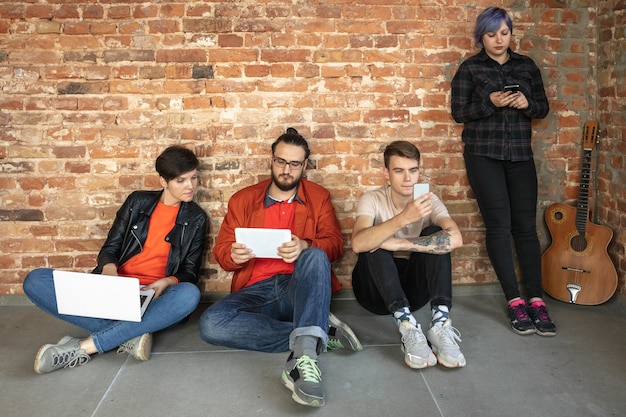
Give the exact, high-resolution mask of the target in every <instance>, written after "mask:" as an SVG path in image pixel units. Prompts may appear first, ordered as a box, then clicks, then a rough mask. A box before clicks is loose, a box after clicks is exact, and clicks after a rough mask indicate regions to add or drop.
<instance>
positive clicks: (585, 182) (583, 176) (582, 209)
mask: <svg viewBox="0 0 626 417" xmlns="http://www.w3.org/2000/svg"><path fill="white" fill-rule="evenodd" d="M590 173H591V149H584V150H583V159H582V170H581V172H580V188H579V190H578V204H577V206H576V230H578V234H579V235H580V236H585V232H586V229H587V219H588V218H589V216H588V204H589V178H590Z"/></svg>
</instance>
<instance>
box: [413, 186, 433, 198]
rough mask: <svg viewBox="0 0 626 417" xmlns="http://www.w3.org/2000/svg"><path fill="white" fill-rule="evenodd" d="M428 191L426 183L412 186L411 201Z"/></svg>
mask: <svg viewBox="0 0 626 417" xmlns="http://www.w3.org/2000/svg"><path fill="white" fill-rule="evenodd" d="M428 191H429V187H428V183H417V184H413V199H414V200H415V199H417V198H419V197H421V196H423V195H424V194H426V193H427V192H428Z"/></svg>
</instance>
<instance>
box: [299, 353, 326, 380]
mask: <svg viewBox="0 0 626 417" xmlns="http://www.w3.org/2000/svg"><path fill="white" fill-rule="evenodd" d="M296 368H298V370H299V371H300V374H301V375H302V379H303V380H304V381H306V382H316V383H319V382H320V381H321V380H322V373H321V372H320V369H319V368H318V367H317V362H316V361H315V360H314V359H311V358H310V357H308V356H301V357H299V358H298V359H296Z"/></svg>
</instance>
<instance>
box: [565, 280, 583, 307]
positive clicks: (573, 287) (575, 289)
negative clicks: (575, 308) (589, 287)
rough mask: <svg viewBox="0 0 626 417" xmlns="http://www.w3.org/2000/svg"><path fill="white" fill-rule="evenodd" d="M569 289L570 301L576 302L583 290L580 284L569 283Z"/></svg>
mask: <svg viewBox="0 0 626 417" xmlns="http://www.w3.org/2000/svg"><path fill="white" fill-rule="evenodd" d="M566 288H567V291H569V302H570V303H572V304H576V297H578V293H579V292H580V290H582V287H581V286H580V284H574V283H571V282H570V283H569V284H567V286H566Z"/></svg>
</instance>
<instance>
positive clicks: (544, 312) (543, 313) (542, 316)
mask: <svg viewBox="0 0 626 417" xmlns="http://www.w3.org/2000/svg"><path fill="white" fill-rule="evenodd" d="M533 308H534V309H535V310H536V311H537V316H538V317H539V321H542V322H550V321H551V320H550V316H548V309H547V308H546V306H539V307H533Z"/></svg>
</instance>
